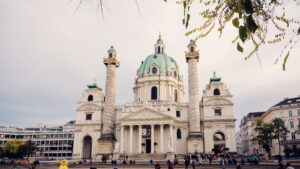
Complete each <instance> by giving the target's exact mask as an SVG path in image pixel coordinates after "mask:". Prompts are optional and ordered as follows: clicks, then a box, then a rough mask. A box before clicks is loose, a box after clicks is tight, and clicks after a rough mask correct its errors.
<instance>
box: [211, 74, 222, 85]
mask: <svg viewBox="0 0 300 169" xmlns="http://www.w3.org/2000/svg"><path fill="white" fill-rule="evenodd" d="M219 82H221V77H217V76H216V72H214V75H213V77H211V78H210V81H209V83H219Z"/></svg>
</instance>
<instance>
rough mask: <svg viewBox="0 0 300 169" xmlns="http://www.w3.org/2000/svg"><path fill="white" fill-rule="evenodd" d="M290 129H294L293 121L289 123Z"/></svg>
mask: <svg viewBox="0 0 300 169" xmlns="http://www.w3.org/2000/svg"><path fill="white" fill-rule="evenodd" d="M290 128H291V129H293V128H294V121H290Z"/></svg>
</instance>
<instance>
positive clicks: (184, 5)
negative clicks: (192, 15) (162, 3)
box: [183, 1, 186, 9]
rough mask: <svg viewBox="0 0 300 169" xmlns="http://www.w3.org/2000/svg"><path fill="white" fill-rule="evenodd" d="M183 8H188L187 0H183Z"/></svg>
mask: <svg viewBox="0 0 300 169" xmlns="http://www.w3.org/2000/svg"><path fill="white" fill-rule="evenodd" d="M183 8H184V9H185V8H186V1H184V2H183Z"/></svg>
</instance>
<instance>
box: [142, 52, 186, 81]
mask: <svg viewBox="0 0 300 169" xmlns="http://www.w3.org/2000/svg"><path fill="white" fill-rule="evenodd" d="M154 64H155V65H156V66H157V67H158V68H159V72H160V73H163V74H164V75H170V72H171V71H174V70H176V73H177V77H178V78H179V77H180V74H179V70H178V65H177V63H176V61H175V60H174V59H173V58H171V57H169V56H167V55H166V54H164V53H162V54H157V53H156V54H152V55H149V56H148V57H147V58H146V59H145V60H144V61H143V62H142V64H141V66H140V67H139V69H138V71H139V72H140V73H141V76H142V77H144V76H145V74H147V73H149V72H150V67H151V66H153V65H154ZM158 74H159V73H158Z"/></svg>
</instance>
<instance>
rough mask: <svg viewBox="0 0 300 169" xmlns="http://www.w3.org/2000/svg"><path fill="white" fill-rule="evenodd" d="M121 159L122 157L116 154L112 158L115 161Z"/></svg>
mask: <svg viewBox="0 0 300 169" xmlns="http://www.w3.org/2000/svg"><path fill="white" fill-rule="evenodd" d="M119 157H120V154H119V153H115V152H114V153H113V156H112V159H113V160H118V159H119Z"/></svg>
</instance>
